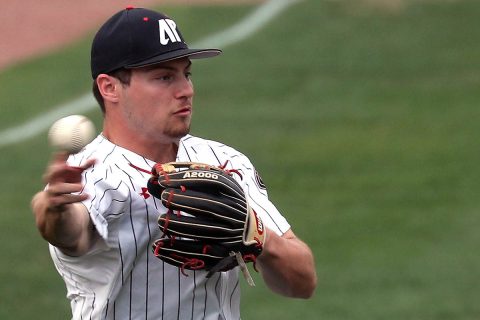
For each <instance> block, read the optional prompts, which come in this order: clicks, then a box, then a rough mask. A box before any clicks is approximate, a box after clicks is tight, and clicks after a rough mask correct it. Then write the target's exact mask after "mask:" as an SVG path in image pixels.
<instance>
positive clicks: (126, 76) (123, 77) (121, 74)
mask: <svg viewBox="0 0 480 320" xmlns="http://www.w3.org/2000/svg"><path fill="white" fill-rule="evenodd" d="M108 75H109V76H111V77H114V78H117V79H118V80H120V82H121V83H122V84H124V85H127V86H128V85H130V79H131V78H132V70H131V69H126V68H120V69H117V70H115V71H112V72H110V73H108ZM92 92H93V96H94V97H95V100H97V102H98V104H99V105H100V109H101V110H102V113H103V114H105V102H104V101H103V97H102V94H101V93H100V90H99V89H98V85H97V80H96V79H95V80H93V86H92Z"/></svg>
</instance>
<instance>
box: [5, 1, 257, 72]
mask: <svg viewBox="0 0 480 320" xmlns="http://www.w3.org/2000/svg"><path fill="white" fill-rule="evenodd" d="M258 2H261V1H260V0H130V1H125V0H101V1H99V0H82V1H70V0H67V1H65V0H49V1H38V0H16V1H9V2H8V5H4V6H3V7H2V10H0V21H1V24H0V34H1V35H2V41H1V42H0V52H1V54H0V70H2V69H4V68H6V67H7V66H9V65H12V64H14V63H17V62H21V61H22V60H25V59H28V58H30V57H32V56H35V55H38V54H43V53H47V52H49V51H51V50H54V49H56V48H58V47H60V46H61V45H64V44H67V43H69V42H72V41H74V40H75V39H77V38H78V37H81V36H83V35H84V34H85V32H86V31H87V30H90V29H92V28H94V27H95V26H98V25H100V24H101V23H102V22H103V21H104V20H105V19H107V18H108V17H109V16H110V15H112V13H114V12H116V11H118V10H120V9H121V8H124V7H126V6H128V5H134V6H136V7H151V6H152V5H157V6H158V5H161V4H166V5H167V4H169V5H171V4H175V5H177V4H178V5H205V4H212V3H214V4H228V5H231V4H245V3H258Z"/></svg>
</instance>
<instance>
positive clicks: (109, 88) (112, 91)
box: [96, 73, 121, 103]
mask: <svg viewBox="0 0 480 320" xmlns="http://www.w3.org/2000/svg"><path fill="white" fill-rule="evenodd" d="M96 81H97V86H98V91H99V92H100V94H101V95H102V97H103V100H105V101H110V102H114V103H115V102H118V96H119V92H118V90H119V89H120V87H121V85H120V81H119V80H118V79H117V78H115V77H112V76H109V75H108V74H103V73H102V74H100V75H98V77H97V80H96Z"/></svg>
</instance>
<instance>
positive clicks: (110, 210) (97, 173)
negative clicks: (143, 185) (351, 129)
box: [82, 164, 131, 247]
mask: <svg viewBox="0 0 480 320" xmlns="http://www.w3.org/2000/svg"><path fill="white" fill-rule="evenodd" d="M83 183H84V189H83V190H82V192H83V193H86V194H87V195H88V196H89V197H88V199H87V200H85V201H83V204H84V205H85V207H86V208H87V210H88V212H89V214H90V218H91V220H92V222H93V224H94V226H95V228H96V230H97V232H98V234H99V235H100V237H101V238H102V239H103V240H104V241H105V243H106V244H107V246H109V247H112V246H114V245H115V244H116V243H117V236H118V228H117V226H116V225H117V223H118V221H119V219H120V218H121V217H122V215H123V213H124V212H125V211H126V206H127V205H128V204H129V203H130V199H131V195H130V189H129V188H128V186H127V185H125V183H124V182H123V181H122V180H121V179H120V178H119V177H118V176H116V175H115V174H114V172H113V171H112V170H111V169H110V168H109V167H108V166H104V165H101V164H100V165H97V164H96V165H95V166H94V167H93V168H90V169H89V170H86V171H85V172H84V175H83Z"/></svg>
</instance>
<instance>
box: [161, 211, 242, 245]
mask: <svg viewBox="0 0 480 320" xmlns="http://www.w3.org/2000/svg"><path fill="white" fill-rule="evenodd" d="M158 225H159V227H160V230H162V231H163V233H164V234H166V235H168V236H176V237H184V238H185V237H186V238H190V239H196V240H204V241H216V242H239V243H240V242H242V235H243V225H241V224H239V225H238V226H236V228H235V227H232V226H231V225H228V224H223V223H220V222H218V221H215V220H210V219H200V218H196V217H189V216H184V215H181V216H178V215H175V214H172V213H167V214H162V215H160V217H159V218H158Z"/></svg>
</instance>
